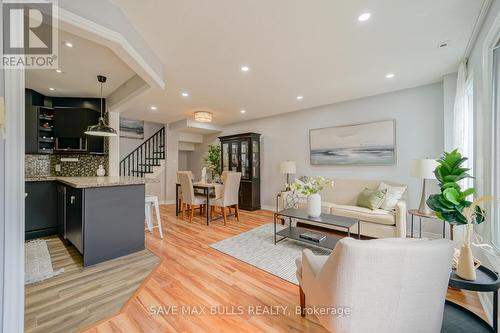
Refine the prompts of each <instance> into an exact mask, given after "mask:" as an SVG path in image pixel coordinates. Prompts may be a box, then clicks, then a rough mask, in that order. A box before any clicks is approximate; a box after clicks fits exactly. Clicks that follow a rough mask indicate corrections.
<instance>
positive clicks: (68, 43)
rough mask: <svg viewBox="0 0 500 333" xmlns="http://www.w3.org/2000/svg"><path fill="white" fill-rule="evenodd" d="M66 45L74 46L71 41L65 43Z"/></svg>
mask: <svg viewBox="0 0 500 333" xmlns="http://www.w3.org/2000/svg"><path fill="white" fill-rule="evenodd" d="M64 45H66V46H67V47H73V44H72V43H70V42H66V43H64Z"/></svg>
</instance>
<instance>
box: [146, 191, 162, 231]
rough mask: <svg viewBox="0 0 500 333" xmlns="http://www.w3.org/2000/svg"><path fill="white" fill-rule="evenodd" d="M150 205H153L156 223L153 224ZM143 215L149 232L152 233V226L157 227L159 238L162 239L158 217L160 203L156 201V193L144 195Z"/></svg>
mask: <svg viewBox="0 0 500 333" xmlns="http://www.w3.org/2000/svg"><path fill="white" fill-rule="evenodd" d="M152 206H154V207H155V213H156V222H157V223H158V224H157V225H155V226H153V217H152V211H151V210H152ZM145 213H146V214H145V215H146V225H147V226H148V230H149V232H150V233H151V234H152V233H153V228H158V230H159V231H160V238H162V239H163V231H162V229H161V219H160V204H159V203H158V197H157V196H156V195H146V200H145Z"/></svg>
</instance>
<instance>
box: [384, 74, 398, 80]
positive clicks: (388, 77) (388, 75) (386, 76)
mask: <svg viewBox="0 0 500 333" xmlns="http://www.w3.org/2000/svg"><path fill="white" fill-rule="evenodd" d="M394 76H396V75H394V73H387V74H386V75H385V78H386V79H392V78H393V77H394Z"/></svg>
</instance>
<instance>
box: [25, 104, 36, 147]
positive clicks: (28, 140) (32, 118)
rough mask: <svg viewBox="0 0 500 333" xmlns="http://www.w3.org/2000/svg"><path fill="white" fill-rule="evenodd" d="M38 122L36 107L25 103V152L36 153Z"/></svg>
mask: <svg viewBox="0 0 500 333" xmlns="http://www.w3.org/2000/svg"><path fill="white" fill-rule="evenodd" d="M38 123H39V121H38V108H37V107H36V106H32V105H29V104H26V109H25V116H24V124H25V126H24V128H25V152H26V154H38V126H39V124H38Z"/></svg>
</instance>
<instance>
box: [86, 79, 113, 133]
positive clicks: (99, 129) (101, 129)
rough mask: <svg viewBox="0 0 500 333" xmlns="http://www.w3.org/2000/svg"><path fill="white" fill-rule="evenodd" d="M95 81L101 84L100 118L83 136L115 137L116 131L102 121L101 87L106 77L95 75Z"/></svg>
mask: <svg viewBox="0 0 500 333" xmlns="http://www.w3.org/2000/svg"><path fill="white" fill-rule="evenodd" d="M97 81H99V82H100V83H101V116H100V117H99V121H98V123H97V125H92V126H89V127H87V130H86V131H85V134H87V135H93V136H117V134H116V131H115V130H114V129H113V128H112V127H109V126H108V125H107V124H106V122H105V121H104V113H103V109H102V85H103V83H104V82H106V77H105V76H102V75H97Z"/></svg>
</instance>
